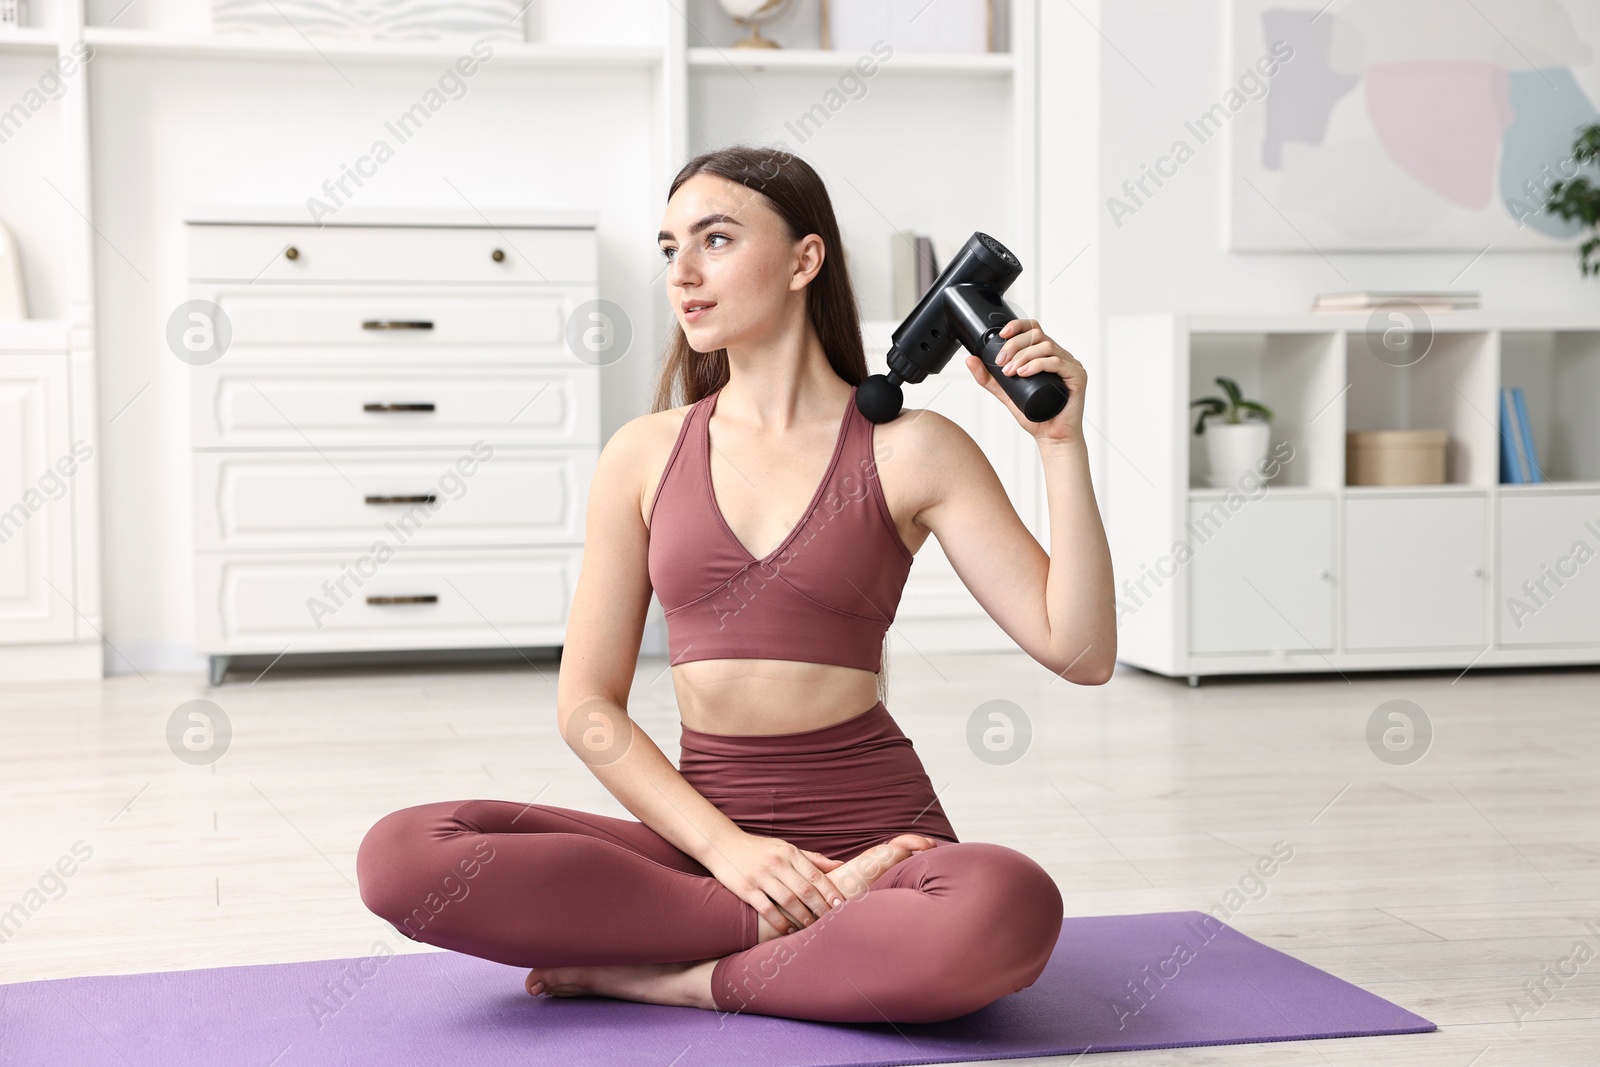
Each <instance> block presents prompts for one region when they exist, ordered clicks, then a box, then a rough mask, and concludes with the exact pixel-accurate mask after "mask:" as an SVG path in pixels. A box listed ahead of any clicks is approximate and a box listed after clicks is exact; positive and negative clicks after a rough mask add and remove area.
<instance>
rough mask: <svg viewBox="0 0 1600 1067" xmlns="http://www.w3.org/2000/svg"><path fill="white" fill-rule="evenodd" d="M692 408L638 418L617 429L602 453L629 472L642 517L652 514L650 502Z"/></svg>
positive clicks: (658, 412) (669, 410)
mask: <svg viewBox="0 0 1600 1067" xmlns="http://www.w3.org/2000/svg"><path fill="white" fill-rule="evenodd" d="M693 408H694V404H693V403H688V404H683V405H681V406H679V407H675V408H663V409H662V410H660V411H651V412H646V413H645V414H643V415H636V416H634V417H633V418H631V419H629V420H628V421H627V422H625V423H623V424H622V425H621V426H620V427H618V428H617V430H616V432H615V433H613V434H612V435H611V437H610V438H609V439H607V441H606V444H605V447H604V448H603V449H602V450H601V454H602V456H605V455H607V454H608V453H609V454H610V457H611V459H610V462H611V463H613V464H615V466H616V467H617V468H618V469H620V470H625V471H626V472H627V473H626V475H625V477H626V479H627V481H628V483H629V484H630V485H631V486H633V487H634V488H635V489H636V490H637V493H638V497H639V502H640V513H641V515H648V514H649V513H650V505H649V502H650V501H651V499H652V498H653V497H654V495H655V491H656V489H657V488H658V487H659V485H660V482H661V478H662V475H663V474H665V473H666V467H667V460H668V459H669V458H671V455H672V449H673V447H674V446H675V445H676V444H677V441H678V437H679V435H680V434H681V433H682V431H683V427H684V424H685V422H686V421H687V420H688V417H689V412H690V411H691V410H693Z"/></svg>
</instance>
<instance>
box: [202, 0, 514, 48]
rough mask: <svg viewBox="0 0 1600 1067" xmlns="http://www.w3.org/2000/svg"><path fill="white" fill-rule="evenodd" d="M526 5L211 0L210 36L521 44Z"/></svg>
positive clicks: (475, 0)
mask: <svg viewBox="0 0 1600 1067" xmlns="http://www.w3.org/2000/svg"><path fill="white" fill-rule="evenodd" d="M525 10H526V5H524V4H519V3H517V2H516V0H454V2H450V3H445V2H443V0H414V2H412V3H406V4H392V3H379V2H375V0H369V2H364V3H350V2H343V0H211V32H213V33H243V34H262V35H269V36H271V35H277V36H284V35H286V36H291V37H299V36H301V35H302V34H303V35H305V36H306V37H330V38H342V39H355V40H386V41H436V40H444V39H448V38H453V37H473V38H480V37H487V38H489V39H490V40H505V41H521V40H524V39H526V36H527V33H526V30H525V28H524V26H523V20H524V14H523V12H524V11H525Z"/></svg>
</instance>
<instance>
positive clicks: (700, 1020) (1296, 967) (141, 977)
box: [0, 911, 1437, 1067]
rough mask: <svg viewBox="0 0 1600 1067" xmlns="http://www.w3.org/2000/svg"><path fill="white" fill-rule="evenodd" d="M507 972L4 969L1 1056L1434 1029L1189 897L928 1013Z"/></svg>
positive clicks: (302, 1059) (309, 1059)
mask: <svg viewBox="0 0 1600 1067" xmlns="http://www.w3.org/2000/svg"><path fill="white" fill-rule="evenodd" d="M396 936H398V935H396ZM526 973H527V971H526V969H524V968H518V967H507V966H504V965H502V964H498V963H492V962H490V961H488V960H482V959H478V958H477V957H474V956H465V955H461V954H460V953H455V952H427V953H412V954H406V955H394V956H377V957H355V958H351V959H337V960H316V961H313V962H311V963H276V964H263V965H258V966H250V967H216V968H210V969H206V970H197V971H164V972H157V973H153V974H132V975H114V976H110V977H90V978H58V979H52V980H49V981H42V982H22V983H19V984H16V985H6V986H0V1062H4V1063H5V1064H8V1065H9V1064H30V1065H31V1064H62V1063H71V1064H79V1063H83V1064H93V1063H116V1064H128V1065H131V1067H145V1065H147V1064H148V1065H152V1067H154V1065H160V1067H191V1065H201V1064H204V1065H210V1064H220V1063H226V1064H260V1065H263V1067H265V1065H268V1064H270V1065H272V1067H302V1065H306V1064H338V1065H341V1067H350V1065H352V1064H364V1063H382V1064H385V1065H399V1064H427V1065H432V1064H440V1063H448V1064H451V1065H452V1067H478V1065H484V1067H490V1065H493V1067H502V1065H507V1064H511V1065H515V1064H529V1065H536V1067H537V1065H544V1064H551V1065H556V1064H559V1065H561V1067H598V1065H610V1064H629V1065H632V1064H639V1063H659V1064H668V1063H678V1064H709V1065H723V1064H726V1065H730V1067H742V1065H744V1064H749V1063H761V1064H771V1065H773V1067H790V1065H793V1067H800V1065H813V1064H830V1065H846V1064H849V1065H862V1067H866V1065H888V1064H912V1063H949V1062H952V1061H960V1060H981V1059H1010V1058H1015V1057H1020V1056H1049V1055H1063V1054H1066V1055H1070V1054H1073V1053H1077V1052H1081V1051H1083V1050H1085V1049H1087V1050H1090V1051H1094V1052H1110V1051H1117V1050H1126V1049H1146V1048H1172V1047H1176V1046H1183V1045H1227V1044H1236V1043H1239V1042H1251V1041H1291V1040H1299V1039H1305V1038H1316V1037H1354V1036H1359V1035H1371V1034H1407V1033H1420V1032H1423V1031H1428V1030H1434V1029H1437V1027H1436V1026H1435V1025H1434V1024H1433V1023H1431V1022H1429V1021H1428V1020H1427V1019H1424V1018H1422V1017H1421V1016H1419V1015H1413V1014H1412V1013H1411V1012H1409V1011H1406V1010H1405V1009H1403V1008H1401V1007H1398V1006H1397V1005H1394V1004H1391V1003H1389V1002H1388V1001H1387V1000H1384V999H1383V998H1381V997H1377V996H1374V995H1373V994H1371V993H1368V992H1366V991H1365V990H1363V989H1359V988H1357V987H1356V986H1353V985H1351V984H1350V983H1348V982H1346V981H1344V980H1342V979H1339V978H1335V977H1334V976H1333V975H1331V974H1328V973H1327V972H1326V971H1321V970H1318V969H1317V968H1315V967H1312V966H1310V965H1309V964H1305V963H1301V962H1300V961H1299V960H1297V959H1294V958H1293V957H1292V956H1287V955H1285V954H1284V953H1282V952H1279V951H1277V950H1276V949H1273V948H1268V947H1267V946H1266V945H1263V944H1261V943H1260V942H1258V941H1253V940H1251V939H1250V938H1248V937H1245V936H1244V935H1243V934H1241V933H1239V932H1238V931H1237V930H1234V929H1233V928H1232V927H1229V926H1227V925H1225V924H1223V923H1221V922H1219V921H1218V920H1217V919H1215V918H1213V917H1211V916H1209V915H1206V914H1205V913H1203V912H1198V911H1175V912H1160V913H1156V914H1150V915H1106V916H1090V917H1085V918H1070V917H1069V918H1068V919H1066V920H1065V921H1064V922H1063V923H1062V929H1061V939H1060V941H1059V942H1057V945H1056V950H1055V954H1054V955H1053V956H1052V958H1051V960H1050V964H1049V966H1048V967H1046V968H1045V971H1044V973H1043V974H1042V975H1040V977H1039V980H1038V981H1037V982H1035V983H1034V984H1033V985H1031V986H1029V987H1028V988H1027V989H1024V990H1022V991H1021V992H1018V993H1012V994H1010V995H1009V996H1006V997H1002V998H1001V999H1000V1000H997V1001H995V1002H994V1003H993V1004H990V1005H988V1006H987V1007H985V1008H982V1009H980V1010H979V1011H975V1012H973V1013H971V1014H970V1015H965V1016H963V1017H961V1018H959V1019H952V1020H950V1021H948V1022H942V1023H899V1024H895V1025H890V1024H888V1023H870V1024H868V1023H819V1022H805V1021H797V1020H793V1019H778V1018H773V1017H770V1016H764V1015H743V1014H741V1015H731V1014H723V1013H720V1012H716V1011H707V1010H702V1009H699V1008H670V1007H661V1006H658V1005H654V1004H638V1003H634V1002H631V1001H620V1000H610V999H607V998H600V997H587V998H567V999H557V998H551V997H537V998H535V997H530V996H528V994H527V993H526V992H525V991H524V990H523V984H522V983H523V978H524V976H525V975H526ZM341 983H342V987H343V992H339V989H340V985H341ZM1138 988H1142V989H1143V995H1142V996H1140V995H1137V994H1136V989H1138ZM330 991H331V992H330ZM318 1001H320V1002H321V1004H322V1008H321V1009H320V1010H318V1009H317V1002H318Z"/></svg>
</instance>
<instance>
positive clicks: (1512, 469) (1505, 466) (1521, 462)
mask: <svg viewBox="0 0 1600 1067" xmlns="http://www.w3.org/2000/svg"><path fill="white" fill-rule="evenodd" d="M1544 480H1545V477H1544V472H1543V471H1541V470H1540V469H1539V453H1538V450H1537V449H1536V448H1535V447H1534V443H1533V430H1532V429H1531V428H1530V427H1529V425H1528V404H1527V401H1526V399H1525V398H1524V397H1523V395H1522V388H1521V387H1520V386H1510V387H1502V388H1501V390H1500V482H1501V484H1502V485H1525V484H1527V483H1529V482H1542V481H1544Z"/></svg>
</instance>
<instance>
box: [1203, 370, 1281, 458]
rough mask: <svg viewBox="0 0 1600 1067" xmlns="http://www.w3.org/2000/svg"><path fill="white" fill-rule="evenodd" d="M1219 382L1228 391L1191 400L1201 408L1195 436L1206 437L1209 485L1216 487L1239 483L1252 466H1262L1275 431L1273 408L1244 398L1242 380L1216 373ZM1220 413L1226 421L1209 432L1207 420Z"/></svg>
mask: <svg viewBox="0 0 1600 1067" xmlns="http://www.w3.org/2000/svg"><path fill="white" fill-rule="evenodd" d="M1217 385H1219V386H1221V387H1222V391H1223V392H1224V393H1226V394H1227V396H1228V399H1227V400H1223V399H1222V397H1220V396H1203V397H1200V398H1199V399H1198V400H1191V401H1190V402H1189V406H1190V407H1191V408H1200V409H1201V411H1200V414H1199V415H1197V416H1196V417H1195V420H1194V432H1195V435H1196V436H1201V435H1204V437H1205V439H1206V460H1207V462H1208V465H1209V467H1210V471H1209V472H1208V473H1207V475H1206V484H1207V485H1213V486H1228V485H1236V484H1238V482H1239V479H1241V478H1243V477H1244V476H1245V475H1246V474H1248V473H1249V472H1250V471H1251V470H1253V469H1259V468H1260V466H1261V464H1262V463H1263V462H1264V461H1265V460H1266V458H1267V445H1268V444H1269V443H1270V441H1269V437H1270V435H1271V433H1272V423H1271V422H1270V421H1268V420H1270V419H1271V418H1272V409H1271V408H1269V407H1267V406H1266V405H1265V404H1262V403H1259V402H1257V401H1255V400H1246V399H1244V394H1242V393H1241V392H1240V391H1239V383H1238V382H1236V381H1234V380H1233V379H1232V378H1229V377H1226V376H1225V375H1218V376H1217ZM1217 415H1221V416H1223V417H1224V419H1225V421H1223V422H1221V423H1217V424H1213V425H1212V426H1211V427H1210V432H1209V433H1207V432H1206V429H1207V427H1206V420H1207V419H1209V418H1212V417H1214V416H1217Z"/></svg>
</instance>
